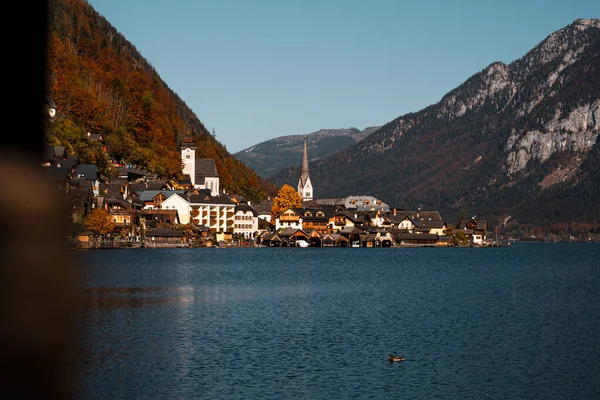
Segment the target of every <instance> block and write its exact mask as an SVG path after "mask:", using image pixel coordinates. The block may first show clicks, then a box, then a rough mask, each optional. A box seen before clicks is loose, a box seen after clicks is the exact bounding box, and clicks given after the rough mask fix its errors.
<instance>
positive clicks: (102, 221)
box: [85, 208, 115, 236]
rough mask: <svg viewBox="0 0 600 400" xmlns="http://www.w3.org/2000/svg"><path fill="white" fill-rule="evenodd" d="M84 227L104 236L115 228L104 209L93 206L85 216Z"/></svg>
mask: <svg viewBox="0 0 600 400" xmlns="http://www.w3.org/2000/svg"><path fill="white" fill-rule="evenodd" d="M85 227H86V228H87V229H88V230H89V231H90V232H92V233H94V234H96V235H100V236H104V235H107V234H109V233H112V232H113V231H114V230H115V223H114V222H113V220H112V219H111V217H110V214H109V213H108V212H107V211H106V210H104V209H102V208H95V209H94V210H93V211H92V212H90V213H89V214H88V215H87V217H86V218H85Z"/></svg>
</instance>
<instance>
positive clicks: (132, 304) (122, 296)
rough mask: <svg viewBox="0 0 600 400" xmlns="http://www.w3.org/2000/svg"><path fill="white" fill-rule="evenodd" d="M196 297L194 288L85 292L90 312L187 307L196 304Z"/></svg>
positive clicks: (96, 290) (102, 289)
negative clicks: (169, 305)
mask: <svg viewBox="0 0 600 400" xmlns="http://www.w3.org/2000/svg"><path fill="white" fill-rule="evenodd" d="M195 297H196V296H195V294H194V288H193V287H192V286H181V287H156V286H154V287H153V286H150V287H139V286H135V287H94V288H88V289H86V290H85V303H86V306H87V308H88V309H90V310H120V309H130V308H139V307H155V306H157V305H161V304H173V305H186V304H190V303H192V302H194V301H195Z"/></svg>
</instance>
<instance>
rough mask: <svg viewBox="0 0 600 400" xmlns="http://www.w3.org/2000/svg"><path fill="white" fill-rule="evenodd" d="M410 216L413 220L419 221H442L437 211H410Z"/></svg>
mask: <svg viewBox="0 0 600 400" xmlns="http://www.w3.org/2000/svg"><path fill="white" fill-rule="evenodd" d="M409 214H410V216H411V217H412V218H413V219H418V220H420V221H425V220H431V221H436V220H437V221H441V220H442V216H441V215H440V213H439V212H437V211H410V212H409Z"/></svg>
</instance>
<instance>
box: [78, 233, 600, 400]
mask: <svg viewBox="0 0 600 400" xmlns="http://www.w3.org/2000/svg"><path fill="white" fill-rule="evenodd" d="M77 255H78V256H79V257H80V260H81V267H82V269H83V276H84V286H85V292H86V300H87V302H86V303H87V305H88V308H87V310H86V315H85V320H84V321H83V334H82V340H81V349H82V354H83V357H82V359H81V366H80V367H79V373H80V376H79V378H78V387H79V394H80V398H82V399H195V398H201V399H205V398H206V399H390V398H404V399H598V398H600V310H599V301H600V259H599V256H600V245H599V244H585V243H581V244H576V243H573V244H571V243H568V244H567V243H564V244H563V243H559V244H546V243H527V244H525V243H516V244H514V245H513V246H512V247H510V248H506V247H505V248H444V249H441V248H414V249H413V248H410V249H406V248H384V249H381V248H373V249H370V248H227V249H220V248H193V249H130V250H125V249H122V250H96V251H79V252H78V253H77ZM391 353H393V354H396V355H402V356H404V357H405V361H404V362H399V363H390V362H388V361H387V355H388V354H391Z"/></svg>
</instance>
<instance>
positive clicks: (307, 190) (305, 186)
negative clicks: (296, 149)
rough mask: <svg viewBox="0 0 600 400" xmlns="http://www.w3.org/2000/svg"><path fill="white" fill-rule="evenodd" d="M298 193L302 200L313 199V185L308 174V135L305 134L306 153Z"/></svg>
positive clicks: (303, 158)
mask: <svg viewBox="0 0 600 400" xmlns="http://www.w3.org/2000/svg"><path fill="white" fill-rule="evenodd" d="M298 193H299V194H300V196H301V197H302V201H311V200H312V199H313V187H312V184H311V183H310V177H309V176H308V150H307V146H306V136H304V153H303V154H302V175H300V179H299V180H298Z"/></svg>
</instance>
